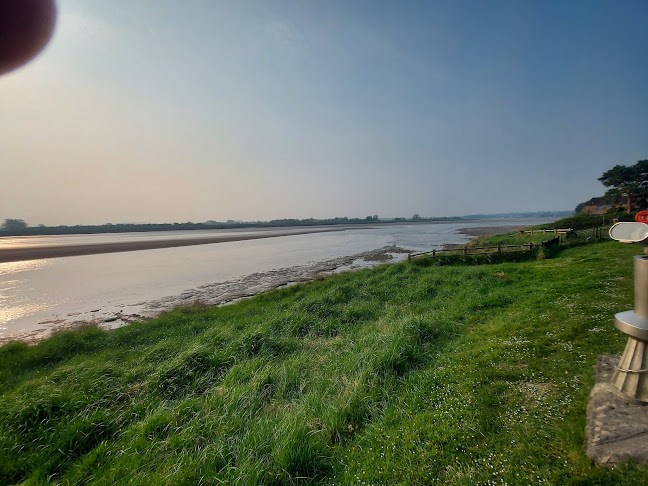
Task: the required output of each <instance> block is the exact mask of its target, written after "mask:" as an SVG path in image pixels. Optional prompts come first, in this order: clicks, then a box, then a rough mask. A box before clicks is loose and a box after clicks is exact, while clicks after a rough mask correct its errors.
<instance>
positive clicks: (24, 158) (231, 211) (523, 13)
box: [0, 0, 648, 224]
mask: <svg viewBox="0 0 648 486" xmlns="http://www.w3.org/2000/svg"><path fill="white" fill-rule="evenodd" d="M57 3H58V9H59V17H58V24H57V28H56V31H55V34H54V38H53V40H52V42H51V43H50V45H49V46H48V47H47V49H46V50H45V51H44V52H43V53H42V54H41V55H40V56H39V57H38V58H36V60H35V61H33V62H32V63H31V64H29V65H27V66H26V67H24V68H22V69H19V70H16V71H14V72H12V73H10V74H8V75H5V76H3V77H0V183H1V187H2V190H1V191H0V219H3V218H7V217H15V218H24V219H25V220H27V221H28V222H29V223H30V224H37V223H45V224H77V223H103V222H108V221H110V222H134V221H151V222H172V221H204V220H207V219H217V220H226V219H245V220H257V219H272V218H280V217H295V218H307V217H316V218H317V217H334V216H349V217H353V216H358V217H364V216H366V215H370V214H379V215H380V216H411V215H412V214H413V213H420V214H421V215H426V216H450V215H462V214H467V213H493V212H505V211H534V210H562V209H573V208H574V207H575V206H576V204H577V203H579V202H581V201H584V200H586V199H588V198H590V197H592V196H597V195H601V194H602V193H603V191H604V189H603V187H602V186H601V184H600V183H599V182H598V181H597V178H598V177H600V175H601V174H602V172H603V171H605V170H607V169H608V168H610V167H611V166H613V165H614V164H619V163H620V164H633V163H635V162H636V161H637V160H640V159H645V158H648V114H647V111H648V29H647V28H646V25H647V24H648V2H646V1H645V0H641V1H627V0H621V1H605V2H601V1H594V0H588V1H575V0H561V1H555V2H552V1H536V2H534V1H510V2H508V1H495V0H493V1H471V2H469V1H450V0H448V1H444V2H423V1H411V2H408V1H402V2H400V1H399V2H397V1H394V2H379V1H376V0H371V1H352V0H350V1H328V0H327V1H308V0H294V1H269V0H268V1H267V0H263V1H245V0H231V1H227V2H221V1H214V0H203V1H199V0H192V1H186V2H180V1H177V0H176V1H168V0H155V1H154V0H147V1H145V0H140V1H137V0H127V1H126V0H110V1H106V0H59V1H58V2H57Z"/></svg>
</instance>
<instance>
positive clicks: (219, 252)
mask: <svg viewBox="0 0 648 486" xmlns="http://www.w3.org/2000/svg"><path fill="white" fill-rule="evenodd" d="M546 222H547V220H527V221H523V222H520V221H509V220H506V221H479V222H453V223H431V224H409V225H407V224H398V225H384V226H377V227H371V228H367V227H354V228H349V229H345V230H344V231H331V232H322V233H312V234H302V235H288V236H281V237H276V238H265V239H257V240H245V241H235V242H224V243H215V244H207V245H199V246H184V247H178V248H163V249H155V250H142V251H132V252H124V253H107V254H99V255H87V256H74V257H65V258H52V259H45V260H29V261H22V262H15V263H0V342H1V341H3V340H6V338H8V337H10V336H13V337H20V338H21V339H26V340H30V339H32V340H33V339H35V338H39V337H42V336H43V335H46V334H47V333H48V332H50V331H52V330H54V329H59V328H65V327H69V326H71V325H73V324H74V323H77V322H79V321H89V322H96V323H99V324H101V325H102V326H103V327H115V326H119V325H123V324H125V323H128V322H131V321H133V320H138V319H141V318H146V317H152V316H154V315H156V314H157V313H159V312H160V311H161V310H165V309H169V308H171V307H174V306H176V305H181V304H188V303H192V302H194V301H197V300H199V301H203V302H207V303H211V304H217V303H223V302H228V301H232V300H236V299H238V298H241V297H245V296H248V295H253V294H254V293H258V292H260V291H264V290H268V289H271V288H274V287H277V286H280V285H285V284H289V283H292V282H299V281H305V280H309V279H312V278H313V277H315V276H316V275H317V274H320V273H328V272H334V271H340V270H352V269H355V268H360V267H363V266H365V267H366V266H372V265H375V264H378V263H381V262H384V261H386V260H389V261H398V260H402V259H404V258H406V254H405V253H399V252H398V251H397V250H396V249H395V247H398V248H400V249H404V250H413V251H429V250H432V249H439V248H441V247H443V245H444V244H457V243H465V242H467V241H468V240H469V237H467V236H465V235H463V234H462V233H460V232H458V230H459V229H461V228H471V227H485V226H502V225H511V224H521V225H531V224H540V223H546ZM303 229H304V228H299V229H295V231H303ZM266 231H277V229H276V228H273V229H267V230H266V229H241V230H209V231H172V232H161V233H128V234H110V235H72V236H70V235H68V236H43V237H22V238H0V246H20V245H28V246H36V245H55V244H56V245H67V244H81V243H104V242H113V241H140V240H142V239H146V240H149V239H151V240H153V239H156V240H159V239H165V238H168V239H175V238H186V237H205V236H227V235H237V234H246V235H248V234H251V233H252V234H257V233H259V234H262V233H264V232H266ZM381 249H382V251H375V250H381Z"/></svg>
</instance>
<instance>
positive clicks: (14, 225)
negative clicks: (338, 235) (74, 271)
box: [0, 214, 461, 236]
mask: <svg viewBox="0 0 648 486" xmlns="http://www.w3.org/2000/svg"><path fill="white" fill-rule="evenodd" d="M460 219H461V218H459V217H442V218H422V217H420V216H419V215H418V214H415V215H414V217H412V219H407V218H395V219H393V220H379V219H378V215H373V216H367V217H366V218H348V217H346V216H343V217H337V218H331V219H315V218H307V219H273V220H272V221H231V220H230V221H228V222H219V221H207V222H205V223H192V222H191V221H189V222H187V223H161V224H112V223H106V224H101V225H75V226H45V225H38V226H29V225H28V224H27V223H26V222H25V221H24V220H22V219H5V220H4V223H2V225H0V236H28V235H64V234H95V233H131V232H133V233H135V232H147V231H178V230H206V229H232V228H256V227H258V228H268V227H280V226H320V225H336V224H376V223H378V224H390V223H395V222H403V221H428V222H434V221H454V220H460Z"/></svg>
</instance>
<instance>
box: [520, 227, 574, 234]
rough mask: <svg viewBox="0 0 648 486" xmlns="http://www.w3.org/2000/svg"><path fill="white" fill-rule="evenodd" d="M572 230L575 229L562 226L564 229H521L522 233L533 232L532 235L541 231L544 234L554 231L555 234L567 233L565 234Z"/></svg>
mask: <svg viewBox="0 0 648 486" xmlns="http://www.w3.org/2000/svg"><path fill="white" fill-rule="evenodd" d="M572 231H574V230H573V229H572V228H562V229H536V230H520V234H526V233H529V234H532V235H533V234H540V233H542V234H543V235H544V234H547V233H553V234H554V235H557V234H562V235H565V234H569V233H571V232H572Z"/></svg>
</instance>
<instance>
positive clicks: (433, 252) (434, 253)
mask: <svg viewBox="0 0 648 486" xmlns="http://www.w3.org/2000/svg"><path fill="white" fill-rule="evenodd" d="M435 256H436V250H432V258H434V257H435Z"/></svg>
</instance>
